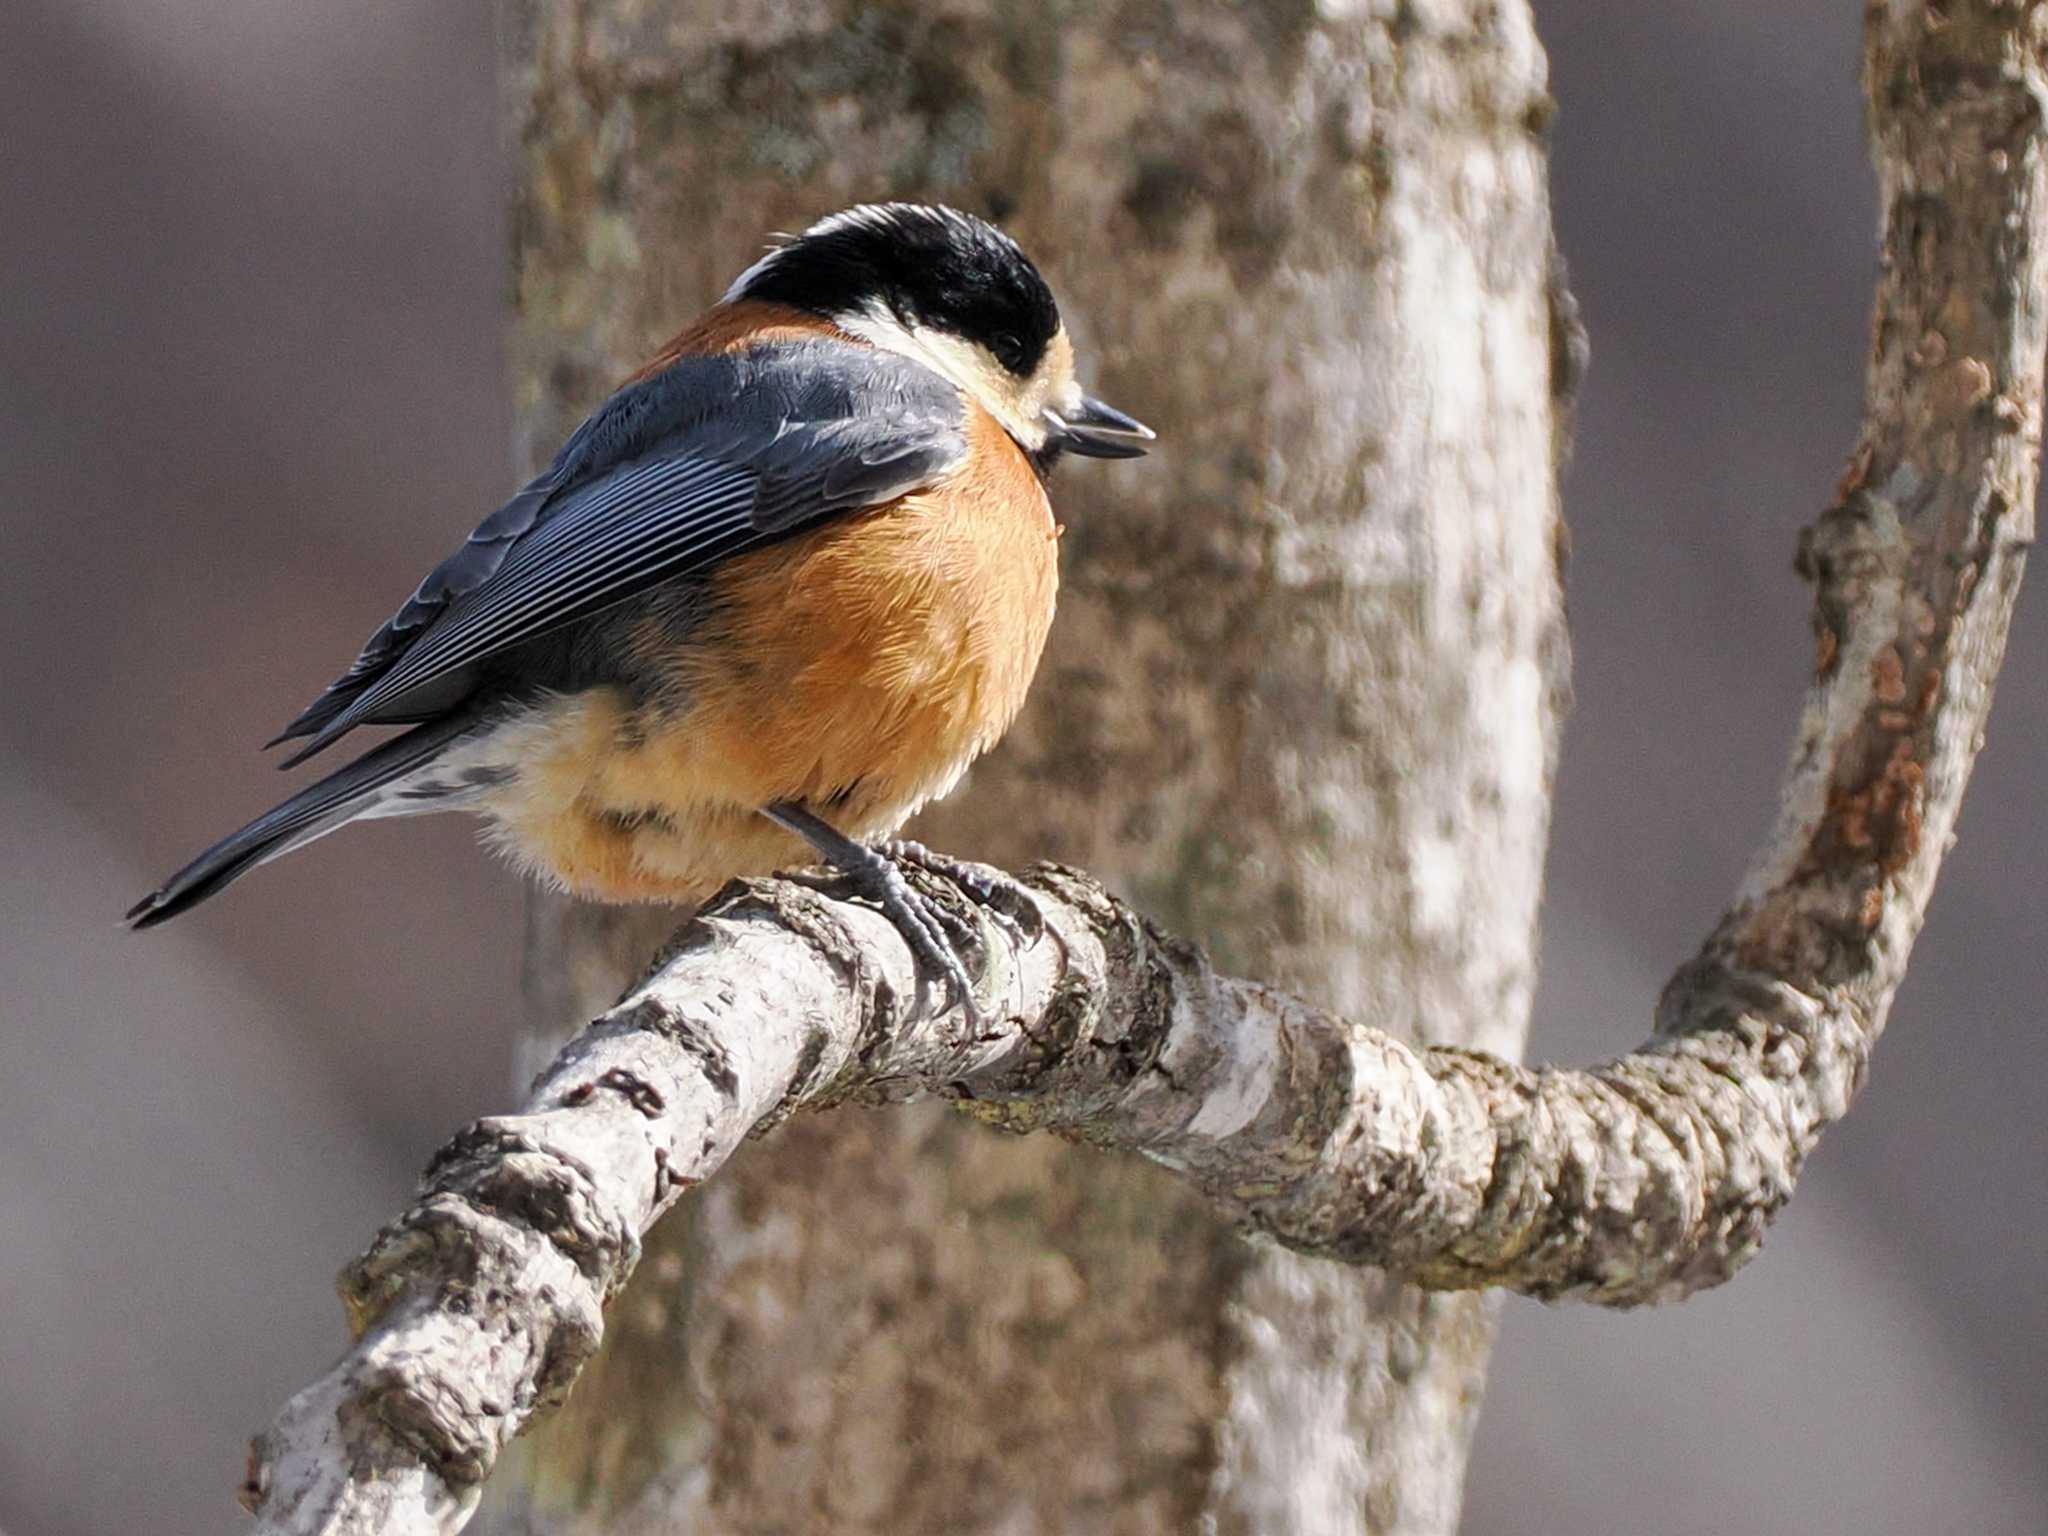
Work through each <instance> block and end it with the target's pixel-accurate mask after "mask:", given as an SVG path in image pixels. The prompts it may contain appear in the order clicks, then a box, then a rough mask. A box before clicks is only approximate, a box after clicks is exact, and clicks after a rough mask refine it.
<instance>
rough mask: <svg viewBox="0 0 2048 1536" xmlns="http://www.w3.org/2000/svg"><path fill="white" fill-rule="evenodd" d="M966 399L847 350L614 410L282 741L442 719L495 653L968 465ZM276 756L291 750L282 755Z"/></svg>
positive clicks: (675, 369)
mask: <svg viewBox="0 0 2048 1536" xmlns="http://www.w3.org/2000/svg"><path fill="white" fill-rule="evenodd" d="M964 410H965V407H964V404H963V402H962V400H961V398H960V396H959V394H958V392H957V391H956V390H955V389H954V388H953V386H952V385H951V384H949V383H947V382H946V381H945V380H943V379H941V378H940V377H939V376H938V375H936V374H933V373H931V372H929V371H928V370H926V369H923V368H921V367H919V366H918V365H917V364H915V363H913V362H911V361H909V360H908V359H905V358H901V357H898V356H895V355H893V354H890V353H886V352H881V351H877V350H875V349H872V348H868V347H863V346H858V345H855V344H852V343H847V342H837V341H831V340H825V339H820V340H817V341H804V342H794V343H788V342H785V343H777V344H771V345H768V346H763V347H759V348H755V349H753V350H750V351H746V352H739V353H731V354H724V355H719V356H710V357H685V358H683V359H681V360H679V361H678V362H676V363H675V364H673V365H671V366H670V367H669V368H667V369H664V370H663V371H662V372H661V373H658V374H655V375H653V376H652V377H650V378H647V379H644V380H642V381H640V382H639V383H636V384H633V385H630V386H628V387H627V388H626V389H623V390H621V391H620V392H619V393H618V394H616V395H614V396H613V397H612V398H611V399H610V400H608V401H606V402H605V404H604V405H603V406H601V407H599V409H598V410H597V411H595V412H594V413H592V415H591V417H590V419H589V420H587V421H586V422H584V424H583V425H582V426H581V427H580V428H578V429H577V431H576V433H575V435H574V436H572V437H571V438H570V439H569V442H568V443H567V444H566V445H565V446H564V447H563V449H562V452H561V453H560V454H559V455H558V456H557V458H556V460H555V462H554V463H553V464H552V465H550V466H549V468H548V470H547V472H546V473H545V474H543V475H541V476H540V477H539V478H537V479H536V480H534V481H533V483H532V484H530V485H528V486H527V487H526V488H525V489H524V490H522V491H521V492H520V493H519V494H518V495H517V496H515V497H513V498H512V500H510V501H509V502H507V503H506V504H505V505H504V506H503V507H501V508H499V509H498V510H497V511H496V512H494V513H492V514H491V516H489V517H488V518H486V519H484V521H483V522H482V523H481V524H479V525H478V527H477V529H476V531H475V532H473V533H472V534H471V535H470V536H469V538H468V540H467V541H466V542H465V543H464V545H463V546H462V548H460V549H459V550H457V551H456V552H455V553H454V554H452V555H450V556H449V557H448V558H447V559H446V560H444V561H442V562H441V564H440V565H438V566H436V567H435V568H434V570H433V571H432V572H430V573H429V574H428V576H427V578H426V579H425V580H424V581H422V582H421V583H420V585H419V587H418V588H417V589H416V590H415V591H414V593H413V595H412V596H411V597H410V598H408V599H407V600H406V602H405V604H404V606H402V607H401V608H400V609H399V610H398V612H397V613H395V614H393V615H392V616H391V618H390V619H389V620H387V621H386V622H385V623H384V624H383V625H382V626H381V627H380V628H379V629H378V630H377V632H376V633H375V634H373V635H372V636H371V637H370V639H369V641H368V642H367V643H366V644H365V645H364V647H363V649H362V652H361V654H360V655H359V656H357V658H356V660H355V661H354V662H353V663H352V664H351V665H350V667H349V668H348V670H347V671H346V672H344V673H343V674H342V675H341V676H340V677H339V678H337V679H336V680H335V681H334V682H333V683H332V684H330V685H329V686H328V688H327V689H326V691H325V692H323V693H322V694H321V695H320V697H319V698H317V699H315V700H314V701H313V703H312V704H310V705H309V706H307V708H306V709H305V710H304V711H303V712H302V713H301V714H300V715H299V716H298V718H297V719H295V720H293V721H292V723H291V724H290V725H288V726H287V727H285V729H284V731H283V732H282V733H280V735H279V736H278V737H277V740H278V741H288V740H293V739H298V738H310V739H309V740H308V741H307V742H306V745H305V746H304V747H303V748H301V749H300V750H299V751H298V752H296V753H295V754H294V755H293V756H292V757H290V758H289V759H287V760H286V763H285V766H287V767H289V766H291V765H292V764H293V763H298V762H303V761H304V760H305V759H306V758H308V757H310V756H312V755H313V754H314V753H315V752H318V751H320V750H321V749H322V748H324V747H326V746H328V745H329V744H330V743H332V742H333V741H335V740H336V739H337V738H339V737H340V736H342V735H343V734H345V733H346V732H348V731H350V730H352V729H354V728H355V727H356V726H358V725H362V724H365V723H370V722H375V723H387V722H397V721H418V720H424V719H430V718H433V717H434V716H436V715H438V714H440V713H442V712H443V711H445V710H448V709H451V708H454V707H455V706H456V705H458V704H460V703H461V702H462V701H463V700H464V699H466V698H467V697H468V696H469V694H470V693H471V692H472V690H473V689H474V688H475V686H476V683H477V679H478V676H479V666H480V664H481V663H482V662H483V661H484V660H485V659H486V658H488V657H490V656H491V655H493V654H494V653H496V652H499V651H502V650H505V649H507V648H508V647H511V646H514V645H517V644H519V643H521V642H522V641H525V640H528V639H531V638H532V637H533V636H535V635H538V634H541V633H543V632H544V631H546V630H549V629H553V628H555V627H556V626H558V625H562V624H566V623H569V622H571V621H573V620H575V619H579V618H582V617H584V616H586V615H589V614H592V613H595V612H597V611H599V610H600V609H603V608H606V607H609V606H610V605H612V604H614V603H617V602H621V601H623V600H625V599H626V598H629V597H632V596H633V595H634V594H636V593H639V592H642V591H645V590H646V589H647V588H649V587H651V586H653V585H655V584H657V583H660V582H664V581H670V580H675V579H678V578H688V577H693V576H701V575H703V574H705V573H707V572H709V571H710V570H712V569H714V568H715V567H716V566H717V565H718V564H719V562H721V561H724V560H728V559H731V558H732V557H733V556H734V555H737V554H741V553H744V552H745V551H747V550H750V549H754V548H758V547H759V546H761V545H763V544H766V543H770V542H772V541H774V540H775V539H778V538H782V537H786V536H787V535H789V534H791V533H793V532H795V531H797V530H799V529H802V528H806V527H809V526H812V525H814V524H815V523H817V522H819V521H820V520H822V519H824V518H827V517H831V516H834V515H837V514H842V513H846V512H850V511H855V510H858V509H861V508H865V507H875V506H882V505H885V504H886V503H888V502H890V501H894V500H895V499H897V498H898V497H901V496H904V495H907V494H909V493H910V492H912V491H915V490H918V489H921V488H923V487H925V486H928V485H931V484H932V483H934V482H935V481H936V480H937V479H939V478H940V477H941V476H943V475H944V474H945V473H946V472H947V470H949V469H950V468H952V467H953V466H954V465H955V464H957V463H958V462H959V461H960V459H961V458H962V456H963V455H964V454H965V452H966V442H965V437H964V435H963V420H964ZM274 744H275V743H273V745H274Z"/></svg>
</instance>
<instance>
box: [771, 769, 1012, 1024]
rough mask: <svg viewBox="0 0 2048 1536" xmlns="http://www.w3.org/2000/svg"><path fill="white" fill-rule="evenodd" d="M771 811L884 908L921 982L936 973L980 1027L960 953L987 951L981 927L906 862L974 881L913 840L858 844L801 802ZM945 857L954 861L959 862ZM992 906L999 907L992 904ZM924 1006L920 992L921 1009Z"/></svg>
mask: <svg viewBox="0 0 2048 1536" xmlns="http://www.w3.org/2000/svg"><path fill="white" fill-rule="evenodd" d="M766 814H767V815H768V816H769V817H770V819H772V820H774V821H776V822H779V823H781V824H782V825H783V826H785V827H787V828H789V829H790V830H791V831H792V832H795V833H796V834H797V835H798V836H799V837H801V838H803V839H804V841H806V842H808V843H809V844H810V845H811V846H812V847H813V848H815V849H816V850H817V851H818V853H819V854H820V855H822V856H823V857H824V859H825V860H826V862H828V863H829V864H831V865H832V866H833V868H835V869H837V870H838V871H839V872H840V873H841V874H843V875H845V876H846V877H847V878H848V879H850V880H852V881H853V883H854V884H855V885H856V886H857V887H858V888H859V889H860V892H861V894H862V895H863V896H866V897H867V898H868V899H869V900H871V901H873V902H874V903H875V905H876V906H878V907H880V908H881V910H882V915H883V916H884V917H886V918H888V919H889V921H890V922H891V923H892V924H894V925H895V928H896V931H897V932H898V933H900V934H902V935H903V939H904V942H905V943H907V944H908V945H909V946H910V952H911V954H912V955H913V956H914V957H915V958H916V960H917V964H918V975H919V981H920V987H921V986H922V982H923V978H924V977H925V976H926V975H928V974H929V975H933V976H937V977H938V978H939V979H940V981H941V982H943V983H944V985H945V989H946V992H947V993H948V994H949V998H948V1000H949V1001H957V1002H958V1003H959V1004H960V1008H961V1011H962V1012H963V1013H965V1014H966V1015H967V1021H968V1024H969V1025H970V1026H971V1027H973V1028H976V1029H978V1028H980V1027H981V1025H982V1024H983V1023H984V1022H985V1020H986V1017H987V1016H986V1015H985V1014H984V1013H983V1012H982V1009H981V1005H980V1003H979V1002H977V1001H976V1000H975V996H974V982H973V980H972V978H971V977H970V976H969V975H968V972H967V967H966V965H965V964H964V963H963V962H962V961H961V958H960V950H961V948H963V947H964V948H966V949H969V950H971V951H975V952H980V951H981V950H982V934H981V930H980V928H979V927H977V926H976V925H975V924H974V923H972V922H969V921H968V920H967V919H966V918H963V917H961V916H960V915H959V914H957V913H956V912H954V911H952V910H951V909H950V908H949V907H947V906H946V905H945V904H944V903H942V902H940V901H937V900H935V899H933V898H932V897H930V896H927V895H925V894H924V893H923V892H922V891H920V890H918V889H917V888H916V887H915V886H913V885H912V884H911V883H910V881H909V880H908V879H906V878H905V876H904V872H903V871H904V867H905V866H910V867H916V868H920V869H924V870H927V871H929V872H930V873H932V874H937V875H942V876H945V877H946V878H950V879H956V881H957V883H959V884H961V885H962V886H964V887H966V889H968V890H969V891H970V892H974V891H975V890H976V887H975V886H974V885H972V884H969V882H968V881H966V880H959V879H958V877H956V876H954V875H952V874H951V873H950V872H949V870H948V869H946V868H944V867H940V866H939V864H938V863H936V862H928V860H929V861H938V860H939V857H940V856H939V855H936V854H927V855H926V858H922V859H921V858H918V857H916V856H915V855H911V854H907V853H905V852H904V851H903V850H904V849H905V848H906V847H908V848H917V845H916V844H914V843H913V844H908V845H904V844H896V843H883V844H881V845H880V846H878V847H870V846H868V845H867V844H865V843H857V842H855V841H854V840H853V839H852V838H850V837H848V836H846V835H845V834H844V833H842V832H839V831H837V830H836V829H835V828H833V827H832V826H831V825H829V824H828V823H826V822H825V821H823V820H821V819H820V818H819V817H817V816H814V815H812V814H811V813H810V812H809V811H806V810H803V809H801V808H800V807H797V806H791V805H776V806H771V807H769V809H768V810H767V812H766ZM918 852H919V853H925V850H923V849H918ZM944 862H945V863H947V864H951V863H953V862H954V861H950V860H948V861H944ZM977 894H978V892H977ZM989 910H990V911H991V913H994V912H996V909H995V908H994V907H993V906H991V907H990V908H989ZM924 1011H925V1010H924V1007H923V999H922V997H920V1001H919V1012H920V1013H923V1012H924Z"/></svg>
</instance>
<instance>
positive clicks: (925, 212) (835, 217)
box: [718, 203, 1022, 304]
mask: <svg viewBox="0 0 2048 1536" xmlns="http://www.w3.org/2000/svg"><path fill="white" fill-rule="evenodd" d="M930 219H935V220H937V221H938V222H939V223H942V224H948V225H951V226H952V227H953V228H954V229H957V230H961V231H963V232H964V233H967V234H974V233H977V232H978V231H980V230H983V229H986V230H989V231H991V232H993V233H994V234H995V236H996V238H997V239H999V240H1001V241H1003V242H1004V243H1005V244H1007V245H1008V246H1009V247H1010V248H1011V249H1012V250H1016V249H1017V243H1016V242H1015V241H1014V240H1011V239H1010V237H1009V236H1008V235H1006V234H1004V233H1003V232H1002V231H1001V230H999V229H996V228H995V226H994V225H992V224H991V225H983V224H982V223H981V221H980V220H978V219H973V218H969V217H968V216H967V215H966V214H964V213H961V212H960V211H959V210H958V209H955V208H946V207H942V206H940V205H938V204H935V203H856V204H855V205H854V206H853V207H851V208H843V209H841V210H840V211H839V212H838V213H829V214H827V215H826V216H825V217H824V218H822V219H820V220H818V222H817V223H815V224H813V225H812V226H811V227H810V228H809V229H807V230H805V231H804V232H803V234H802V235H801V236H799V237H797V239H785V240H784V241H783V243H782V244H780V245H778V246H776V247H775V248H774V249H772V250H770V251H769V252H767V253H766V254H765V255H763V256H762V257H761V258H760V260H758V261H756V262H755V263H754V264H753V265H752V266H750V267H748V268H747V270H746V271H744V272H742V273H741V274H740V275H739V276H738V277H736V278H734V279H733V281H732V286H731V287H730V288H728V289H726V290H725V294H724V296H723V297H722V298H721V299H720V300H719V301H718V302H719V303H721V304H731V303H733V302H734V301H735V300H738V299H742V298H744V297H746V292H747V289H748V288H749V287H751V286H752V285H753V283H754V281H755V280H756V279H757V278H759V277H760V276H761V275H762V274H763V273H765V272H767V271H769V270H770V269H771V268H773V267H774V265H775V263H776V261H777V260H778V259H779V258H780V257H781V256H782V253H783V252H784V251H787V250H788V249H789V248H790V247H791V246H793V245H795V244H797V243H798V241H799V240H809V239H811V238H813V237H814V236H818V235H831V234H837V233H838V232H839V231H841V230H844V229H865V230H871V231H873V232H874V233H876V234H887V233H888V232H889V231H890V230H893V229H900V228H902V227H903V226H904V225H905V224H908V223H910V222H912V221H913V220H930ZM1018 254H1019V255H1021V254H1022V252H1021V251H1020V252H1018Z"/></svg>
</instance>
